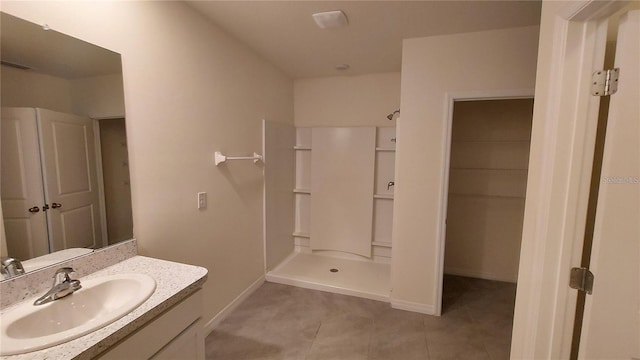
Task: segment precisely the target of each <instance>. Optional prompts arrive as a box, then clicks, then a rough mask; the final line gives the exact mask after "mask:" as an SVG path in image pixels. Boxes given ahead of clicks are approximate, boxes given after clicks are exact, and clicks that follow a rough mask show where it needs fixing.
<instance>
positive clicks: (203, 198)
mask: <svg viewBox="0 0 640 360" xmlns="http://www.w3.org/2000/svg"><path fill="white" fill-rule="evenodd" d="M206 208H207V193H206V192H199V193H198V209H206Z"/></svg>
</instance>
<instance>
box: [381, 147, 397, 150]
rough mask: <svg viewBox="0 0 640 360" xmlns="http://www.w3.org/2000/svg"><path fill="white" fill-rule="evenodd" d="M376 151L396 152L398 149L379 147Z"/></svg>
mask: <svg viewBox="0 0 640 360" xmlns="http://www.w3.org/2000/svg"><path fill="white" fill-rule="evenodd" d="M376 151H396V148H393V147H377V148H376Z"/></svg>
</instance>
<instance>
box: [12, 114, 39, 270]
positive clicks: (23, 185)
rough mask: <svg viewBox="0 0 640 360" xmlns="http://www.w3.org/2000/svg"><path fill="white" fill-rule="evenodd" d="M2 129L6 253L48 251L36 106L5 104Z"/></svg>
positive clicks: (33, 254) (27, 256)
mask: <svg viewBox="0 0 640 360" xmlns="http://www.w3.org/2000/svg"><path fill="white" fill-rule="evenodd" d="M0 133H1V136H2V137H1V140H0V141H1V142H0V144H1V145H0V153H1V159H0V164H1V171H2V175H3V176H2V185H1V187H2V191H1V192H2V212H3V215H4V226H5V232H6V239H7V253H8V254H9V255H10V256H11V257H14V258H17V259H19V260H26V259H30V258H33V257H36V256H40V255H44V254H48V253H49V244H48V241H47V223H46V218H45V216H46V214H45V212H44V211H43V210H42V206H43V205H44V204H45V201H44V191H43V185H42V169H41V168H40V152H39V146H38V130H37V125H36V110H35V109H32V108H2V124H1V130H0ZM30 209H31V211H29V210H30Z"/></svg>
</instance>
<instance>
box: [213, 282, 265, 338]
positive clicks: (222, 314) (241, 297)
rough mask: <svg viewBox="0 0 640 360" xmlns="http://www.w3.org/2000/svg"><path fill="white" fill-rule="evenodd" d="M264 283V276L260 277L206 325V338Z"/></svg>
mask: <svg viewBox="0 0 640 360" xmlns="http://www.w3.org/2000/svg"><path fill="white" fill-rule="evenodd" d="M263 283H264V275H263V276H260V278H258V279H257V280H256V281H254V282H253V284H251V285H249V287H248V288H246V289H245V290H244V291H243V292H242V293H241V294H240V295H238V296H237V297H236V298H235V299H233V301H232V302H231V303H229V305H227V306H225V308H224V309H222V310H221V311H220V312H219V313H217V314H216V315H215V316H214V317H213V318H212V319H211V320H209V321H207V322H206V323H205V324H204V334H205V337H206V336H207V335H209V334H210V333H211V332H212V331H213V330H214V329H215V328H216V327H217V326H218V325H220V323H221V322H222V321H223V320H224V319H225V318H226V317H227V316H229V314H230V313H231V312H232V311H233V310H235V309H236V308H237V307H238V306H239V305H240V304H242V302H243V301H245V300H246V299H247V298H248V297H249V296H250V295H251V294H253V292H254V291H256V290H258V288H259V287H260V286H261V285H262V284H263Z"/></svg>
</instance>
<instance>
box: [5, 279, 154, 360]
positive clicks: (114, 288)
mask: <svg viewBox="0 0 640 360" xmlns="http://www.w3.org/2000/svg"><path fill="white" fill-rule="evenodd" d="M80 280H81V281H82V289H80V290H78V291H76V292H75V293H73V294H71V295H69V296H67V297H64V298H62V299H58V300H55V301H52V302H50V303H48V304H45V305H39V306H35V305H33V300H34V299H31V300H27V301H25V302H23V303H22V304H20V305H18V306H16V307H14V308H12V309H10V310H7V311H6V312H5V313H4V314H2V324H1V327H2V341H1V343H2V347H0V355H15V354H22V353H26V352H30V351H35V350H40V349H44V348H47V347H50V346H54V345H58V344H61V343H63V342H67V341H70V340H73V339H76V338H79V337H80V336H83V335H85V334H88V333H90V332H92V331H94V330H96V329H99V328H102V327H104V326H106V325H108V324H110V323H112V322H114V321H116V320H118V319H120V318H121V317H123V316H125V315H127V314H128V313H129V312H131V311H132V310H133V309H135V308H136V307H138V306H139V305H140V304H142V303H143V302H145V301H146V300H147V299H148V298H149V297H150V296H151V294H153V292H154V290H155V289H156V281H155V280H154V279H153V278H152V277H150V276H148V275H144V274H117V275H108V276H101V277H96V278H92V279H89V280H82V279H80Z"/></svg>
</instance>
